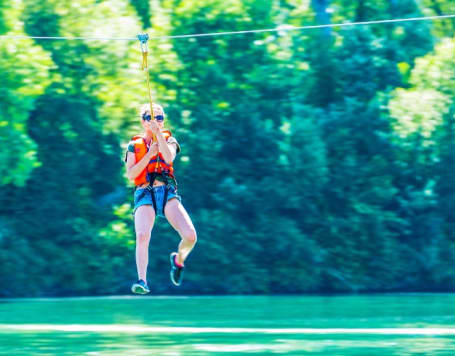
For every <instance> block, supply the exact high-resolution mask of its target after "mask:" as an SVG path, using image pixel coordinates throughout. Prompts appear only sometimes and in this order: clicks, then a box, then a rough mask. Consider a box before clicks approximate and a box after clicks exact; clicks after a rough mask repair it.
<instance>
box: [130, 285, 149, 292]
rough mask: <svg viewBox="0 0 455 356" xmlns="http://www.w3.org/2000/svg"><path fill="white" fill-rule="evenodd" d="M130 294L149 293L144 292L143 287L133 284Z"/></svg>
mask: <svg viewBox="0 0 455 356" xmlns="http://www.w3.org/2000/svg"><path fill="white" fill-rule="evenodd" d="M131 292H133V293H134V294H147V293H150V291H148V290H146V289H145V288H144V287H142V286H141V285H139V284H134V285H133V286H132V287H131Z"/></svg>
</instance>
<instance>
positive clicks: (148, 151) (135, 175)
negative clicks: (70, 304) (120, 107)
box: [126, 104, 196, 294]
mask: <svg viewBox="0 0 455 356" xmlns="http://www.w3.org/2000/svg"><path fill="white" fill-rule="evenodd" d="M153 115H154V117H152V116H151V112H150V105H149V104H146V105H143V106H142V108H141V110H140V117H141V124H142V127H143V128H144V133H143V134H142V135H138V136H134V137H133V138H132V140H131V142H130V143H129V145H128V151H127V155H126V165H127V174H128V178H129V179H130V180H131V181H134V184H135V185H136V191H135V193H134V212H133V214H134V226H135V230H136V265H137V273H138V281H137V282H136V283H134V284H133V286H132V287H131V291H132V292H133V293H137V294H147V293H149V292H150V289H149V288H148V286H147V265H148V247H149V242H150V235H151V232H152V228H153V225H154V223H155V218H156V217H157V216H161V217H166V219H167V220H168V221H169V223H170V224H171V225H172V227H173V228H174V229H175V230H176V231H177V232H178V233H179V235H180V237H181V241H180V244H179V246H178V252H172V253H171V255H170V263H171V281H172V283H174V284H175V285H176V286H179V285H180V284H181V282H182V278H183V269H184V263H185V260H186V258H187V257H188V254H189V253H190V252H191V250H192V249H193V247H194V245H195V244H196V230H195V229H194V226H193V223H192V222H191V219H190V217H189V215H188V213H187V212H186V210H185V208H184V207H183V205H182V203H181V198H180V196H179V195H178V194H177V182H176V180H175V176H174V168H173V165H172V163H173V161H174V159H175V156H176V155H177V153H179V152H180V146H179V144H178V142H177V140H176V139H175V138H174V137H173V136H172V135H171V132H170V131H169V130H166V129H164V110H163V108H162V107H161V106H160V105H158V104H153Z"/></svg>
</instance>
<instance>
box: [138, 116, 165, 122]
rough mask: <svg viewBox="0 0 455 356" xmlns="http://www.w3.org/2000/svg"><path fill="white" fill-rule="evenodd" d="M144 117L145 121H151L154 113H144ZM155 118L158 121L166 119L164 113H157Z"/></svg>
mask: <svg viewBox="0 0 455 356" xmlns="http://www.w3.org/2000/svg"><path fill="white" fill-rule="evenodd" d="M142 118H143V119H144V120H145V121H150V120H152V115H144V116H142ZM155 120H156V121H164V116H163V115H156V116H155Z"/></svg>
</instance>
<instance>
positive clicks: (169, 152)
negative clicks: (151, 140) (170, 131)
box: [156, 132, 177, 164]
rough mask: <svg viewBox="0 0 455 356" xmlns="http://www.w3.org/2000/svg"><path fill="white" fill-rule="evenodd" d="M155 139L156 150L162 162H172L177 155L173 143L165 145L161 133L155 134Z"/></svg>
mask: <svg viewBox="0 0 455 356" xmlns="http://www.w3.org/2000/svg"><path fill="white" fill-rule="evenodd" d="M156 139H157V140H158V147H159V148H158V149H159V151H160V152H161V154H162V155H163V158H164V161H165V162H166V163H167V164H169V163H172V162H174V159H175V156H176V154H177V147H176V144H175V143H167V142H166V139H165V138H164V136H163V134H162V133H161V132H158V133H157V134H156Z"/></svg>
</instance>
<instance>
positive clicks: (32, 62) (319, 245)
mask: <svg viewBox="0 0 455 356" xmlns="http://www.w3.org/2000/svg"><path fill="white" fill-rule="evenodd" d="M443 14H455V3H454V2H453V1H448V0H447V1H443V0H419V1H414V0H387V1H385V0H384V1H382V0H378V1H372V0H364V1H345V0H312V1H309V0H307V1H302V0H246V1H239V0H223V1H221V0H206V1H196V0H184V1H179V0H162V1H158V0H151V1H148V0H130V1H128V0H105V1H103V0H80V1H69V0H42V1H34V0H13V1H10V0H0V35H27V36H71V37H72V36H82V37H97V36H98V37H120V38H122V37H123V38H124V37H134V36H136V34H138V33H141V32H142V31H145V32H147V33H149V35H150V36H169V35H180V34H192V33H204V32H222V31H240V30H251V29H266V28H276V27H278V26H283V25H292V26H305V25H315V24H329V23H343V22H353V21H369V20H384V19H392V18H411V17H420V16H435V15H443ZM149 48H150V58H149V60H150V75H151V81H152V88H153V97H154V98H156V101H157V102H159V103H162V104H163V106H164V108H165V110H166V112H167V123H166V124H167V126H168V127H169V128H170V129H171V130H172V132H173V135H174V136H175V137H176V138H177V139H178V141H179V142H180V144H181V147H182V152H181V154H179V155H178V156H177V158H176V161H175V170H176V176H177V180H178V182H179V193H180V195H181V196H182V198H183V200H182V202H183V204H184V206H185V207H186V209H187V210H188V212H189V213H190V215H191V217H192V219H193V221H194V224H195V226H196V229H197V232H198V244H197V246H196V248H195V250H194V252H193V253H192V255H191V256H190V257H189V259H188V261H187V271H186V275H185V281H184V283H183V285H182V286H181V287H180V288H179V289H176V288H174V287H172V285H171V283H170V281H169V272H168V270H169V266H168V255H169V253H170V252H171V251H173V250H175V247H176V244H177V243H178V240H179V238H178V235H177V234H176V232H174V231H173V230H172V228H171V227H170V226H169V225H168V224H167V223H166V222H165V221H164V220H162V219H161V220H159V221H158V222H157V224H156V226H155V228H154V230H153V232H152V239H151V244H150V245H151V247H150V255H151V258H150V264H149V284H150V286H151V289H152V292H153V293H155V294H168V293H172V294H288V293H359V292H389V291H454V290H455V269H454V265H455V156H454V153H455V136H454V135H455V104H454V97H455V20H454V19H444V20H434V21H419V22H400V23H390V24H381V25H370V26H346V27H340V28H325V29H312V30H302V31H278V32H269V33H256V34H243V35H232V36H218V37H198V38H185V39H169V38H168V39H160V40H156V39H152V40H150V41H149ZM0 53H1V55H0V82H1V88H0V91H1V95H0V286H1V288H0V296H3V297H11V296H72V295H100V294H103V295H105V294H125V293H128V291H129V286H130V284H131V282H133V281H134V280H135V279H136V265H135V260H134V248H135V237H134V226H133V219H132V206H131V204H132V196H133V189H134V188H133V186H132V184H131V183H130V182H128V180H127V179H126V176H125V166H124V161H123V159H124V154H125V149H126V145H127V144H128V142H129V140H130V138H131V137H132V136H133V135H134V134H137V133H139V132H140V131H141V126H140V120H139V118H138V115H137V109H138V107H139V106H140V105H141V104H142V103H144V102H147V98H148V94H147V86H146V82H145V73H144V72H143V71H141V68H140V65H141V54H140V48H139V42H137V41H115V40H110V41H109V40H107V41H82V40H66V41H64V40H39V39H36V40H32V39H12V38H0Z"/></svg>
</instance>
